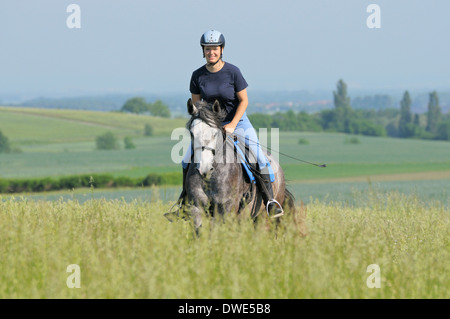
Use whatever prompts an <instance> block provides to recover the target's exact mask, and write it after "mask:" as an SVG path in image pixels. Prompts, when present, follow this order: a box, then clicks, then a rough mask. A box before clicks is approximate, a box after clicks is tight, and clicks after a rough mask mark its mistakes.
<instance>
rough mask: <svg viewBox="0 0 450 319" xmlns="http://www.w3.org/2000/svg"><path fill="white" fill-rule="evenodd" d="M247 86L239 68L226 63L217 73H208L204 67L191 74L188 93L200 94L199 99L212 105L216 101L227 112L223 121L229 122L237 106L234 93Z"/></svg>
mask: <svg viewBox="0 0 450 319" xmlns="http://www.w3.org/2000/svg"><path fill="white" fill-rule="evenodd" d="M247 86H248V84H247V82H246V81H245V79H244V77H243V76H242V73H241V71H240V70H239V68H237V67H236V66H234V65H233V64H231V63H228V62H226V63H225V64H224V66H223V67H222V69H221V70H220V71H218V72H215V73H212V72H209V71H208V69H207V68H206V65H204V66H202V67H201V68H199V69H197V70H195V71H194V72H193V73H192V77H191V83H190V91H191V93H192V94H200V96H201V98H202V99H203V100H204V101H206V102H208V103H214V101H215V100H216V99H217V100H218V101H219V102H220V105H221V106H222V107H224V108H225V110H226V111H227V117H226V118H225V121H231V120H232V119H233V117H234V115H235V113H236V109H237V107H238V105H239V99H238V97H237V94H236V92H240V91H242V90H243V89H245V88H247Z"/></svg>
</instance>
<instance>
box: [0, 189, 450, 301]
mask: <svg viewBox="0 0 450 319" xmlns="http://www.w3.org/2000/svg"><path fill="white" fill-rule="evenodd" d="M362 198H364V200H361V202H360V205H358V206H346V205H343V204H342V203H333V202H331V203H324V202H319V201H315V202H312V203H310V204H308V205H307V210H308V216H307V228H308V232H309V233H308V235H307V236H306V237H302V236H299V235H298V231H297V229H296V228H295V227H294V224H292V223H290V222H289V218H288V217H287V216H284V217H283V218H285V217H286V218H285V219H284V221H285V223H284V227H282V228H280V229H279V230H278V231H277V232H275V230H274V225H273V224H270V223H269V222H268V221H266V220H262V221H261V222H260V223H258V224H257V225H256V226H255V225H254V224H253V223H252V222H251V221H249V220H247V219H242V220H240V222H238V221H237V220H234V219H232V218H228V219H227V220H226V221H225V223H222V222H219V221H217V220H216V221H214V222H213V221H212V220H211V219H205V220H204V226H203V229H202V234H201V236H200V237H199V238H196V236H194V235H193V232H192V228H191V227H190V223H189V222H186V221H182V220H180V221H176V222H173V223H169V222H168V221H167V220H166V219H165V218H164V217H163V213H164V212H166V211H167V210H168V209H169V205H168V204H164V203H163V202H161V201H159V200H155V201H153V202H143V201H133V202H125V201H123V200H97V199H92V200H88V201H86V202H85V203H83V204H80V203H79V202H77V201H62V200H61V201H29V200H26V199H23V198H10V197H9V198H5V199H3V200H2V198H1V197H0V242H1V245H0V256H1V259H0V298H449V297H450V293H449V291H450V289H449V263H448V261H449V245H448V237H449V236H448V235H449V234H448V229H449V227H448V226H449V210H448V208H445V207H444V206H442V205H440V203H439V202H436V203H430V204H425V203H422V202H420V201H419V200H417V198H415V197H405V196H402V195H399V194H396V193H390V194H380V193H376V192H372V193H370V194H369V195H368V196H364V197H362ZM70 264H77V265H79V266H80V271H81V288H68V287H67V285H66V280H67V278H68V276H69V275H70V273H68V272H66V269H67V266H68V265H70ZM370 264H377V265H379V266H380V271H381V273H380V278H381V288H368V287H367V285H366V280H367V278H368V277H369V275H370V273H368V272H366V271H367V266H368V265H370Z"/></svg>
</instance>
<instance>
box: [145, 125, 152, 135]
mask: <svg viewBox="0 0 450 319" xmlns="http://www.w3.org/2000/svg"><path fill="white" fill-rule="evenodd" d="M152 135H153V126H151V125H150V124H148V123H147V124H145V126H144V136H152Z"/></svg>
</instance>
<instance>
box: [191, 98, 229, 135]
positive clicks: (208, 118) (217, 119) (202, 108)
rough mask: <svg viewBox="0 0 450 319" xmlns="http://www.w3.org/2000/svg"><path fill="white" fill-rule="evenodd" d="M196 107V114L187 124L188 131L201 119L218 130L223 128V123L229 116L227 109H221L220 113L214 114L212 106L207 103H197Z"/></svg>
mask: <svg viewBox="0 0 450 319" xmlns="http://www.w3.org/2000/svg"><path fill="white" fill-rule="evenodd" d="M194 106H195V107H196V112H195V113H194V114H193V115H192V116H191V118H190V119H189V121H188V122H187V123H186V128H187V129H188V130H189V129H190V127H191V124H192V122H193V121H194V120H195V119H201V120H202V121H203V122H205V123H206V124H208V125H209V126H211V127H214V128H218V129H221V128H222V122H223V120H224V119H225V117H226V115H227V114H226V111H225V109H223V108H222V107H221V108H220V109H219V111H218V112H214V111H213V109H212V104H211V103H207V102H205V101H197V102H195V103H194Z"/></svg>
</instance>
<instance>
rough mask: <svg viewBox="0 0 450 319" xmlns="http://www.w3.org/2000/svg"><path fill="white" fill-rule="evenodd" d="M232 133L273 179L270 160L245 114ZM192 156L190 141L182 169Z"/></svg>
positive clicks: (262, 169) (262, 170) (264, 172)
mask: <svg viewBox="0 0 450 319" xmlns="http://www.w3.org/2000/svg"><path fill="white" fill-rule="evenodd" d="M228 123H230V122H223V123H222V125H225V124H228ZM233 134H234V135H236V136H237V137H238V140H239V141H244V142H245V145H247V146H248V147H249V148H250V150H251V152H252V153H253V154H254V155H255V156H256V161H257V162H258V166H259V169H260V171H261V172H262V173H263V174H270V175H271V181H272V182H273V181H274V178H273V176H274V174H273V170H272V167H271V165H270V162H269V161H268V160H267V158H266V156H265V155H264V153H263V150H262V148H261V146H260V145H259V139H258V135H257V134H256V131H255V129H254V128H253V125H252V123H250V120H249V119H248V117H247V114H246V113H244V115H243V116H242V117H241V119H240V121H239V123H238V125H237V126H236V129H235V130H234V133H233ZM191 157H192V142H191V147H189V148H188V151H187V152H186V154H185V156H184V158H183V160H182V161H181V165H182V166H183V168H184V169H186V168H187V166H188V164H189V163H190V162H191Z"/></svg>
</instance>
